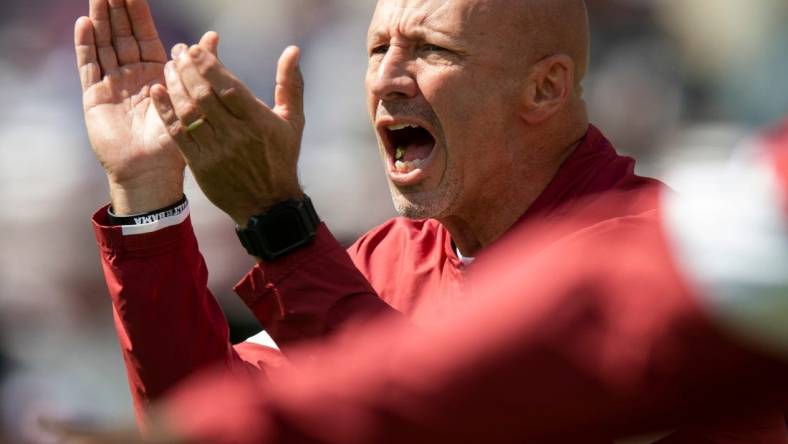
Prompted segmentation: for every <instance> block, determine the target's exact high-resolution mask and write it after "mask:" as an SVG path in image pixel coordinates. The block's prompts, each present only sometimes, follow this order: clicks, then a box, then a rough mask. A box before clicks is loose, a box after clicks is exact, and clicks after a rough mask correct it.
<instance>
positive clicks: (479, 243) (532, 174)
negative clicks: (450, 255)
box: [437, 130, 585, 257]
mask: <svg viewBox="0 0 788 444" xmlns="http://www.w3.org/2000/svg"><path fill="white" fill-rule="evenodd" d="M584 135H585V130H584V131H583V132H582V134H580V136H579V137H576V138H573V141H572V142H571V143H570V144H568V145H567V144H564V145H563V146H562V147H561V148H560V149H557V150H554V152H556V153H557V155H555V156H552V157H551V158H550V159H549V160H548V161H546V162H544V161H543V162H540V163H538V164H535V163H534V162H532V161H526V162H522V163H521V165H524V166H525V168H524V169H525V170H526V171H524V169H522V168H521V169H517V168H515V169H514V170H513V173H512V174H510V175H508V180H506V181H505V182H507V183H505V184H502V185H501V186H498V187H495V186H492V185H490V184H488V185H490V186H487V187H485V189H484V192H483V193H479V195H477V196H468V197H469V198H468V199H465V200H466V201H468V202H471V204H470V205H468V207H467V208H464V209H459V210H458V211H454V212H452V214H451V215H446V216H443V217H438V218H437V219H438V221H439V222H441V224H442V225H443V226H444V227H446V229H447V230H448V231H449V233H450V234H451V237H452V240H453V241H454V243H455V244H456V245H457V248H459V250H460V252H461V253H462V255H463V256H466V257H473V256H475V255H476V254H477V253H478V252H479V251H480V250H481V249H482V248H484V247H486V246H487V245H489V244H491V243H492V242H494V241H496V240H497V239H498V238H500V237H501V236H502V235H503V234H504V233H506V232H507V231H509V229H510V228H511V227H512V226H513V225H514V224H515V223H516V222H517V221H518V220H519V219H520V217H521V216H522V215H523V214H525V212H526V211H527V210H528V208H530V207H531V205H532V204H533V203H534V201H536V199H537V198H538V197H539V195H540V194H542V192H543V191H544V190H545V188H547V185H548V184H549V183H550V181H552V179H553V178H554V177H555V175H556V173H557V172H558V170H559V169H560V168H561V165H562V164H563V162H564V161H565V160H566V158H567V157H569V156H570V155H571V154H572V152H574V150H575V148H577V146H578V145H579V144H580V143H581V141H582V138H583V136H584Z"/></svg>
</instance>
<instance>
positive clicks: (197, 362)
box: [94, 209, 240, 417]
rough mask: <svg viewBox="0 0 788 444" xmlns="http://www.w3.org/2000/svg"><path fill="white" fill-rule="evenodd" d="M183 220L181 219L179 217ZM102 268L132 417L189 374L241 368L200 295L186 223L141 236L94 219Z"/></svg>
mask: <svg viewBox="0 0 788 444" xmlns="http://www.w3.org/2000/svg"><path fill="white" fill-rule="evenodd" d="M184 216H185V215H184ZM94 229H95V232H96V237H97V240H98V243H99V247H100V253H101V261H102V267H103V270H104V275H105V278H106V281H107V286H108V289H109V292H110V296H111V298H112V306H113V314H114V318H115V325H116V327H117V331H118V337H119V340H120V343H121V351H122V353H123V357H124V361H125V363H126V367H127V371H128V376H129V383H130V385H131V391H132V395H133V398H134V402H135V406H136V408H137V410H138V415H139V416H140V417H141V416H142V415H143V413H144V412H143V411H144V409H145V408H146V407H147V405H148V404H149V403H150V402H151V401H155V400H156V399H158V398H160V397H161V396H162V395H163V394H164V393H165V392H166V391H167V390H169V389H170V388H172V387H173V386H174V385H175V384H177V383H178V382H179V381H180V380H182V379H183V378H184V377H186V376H188V375H189V374H191V373H192V372H194V371H195V370H197V369H199V368H202V367H204V366H207V365H215V364H217V363H221V364H225V365H227V366H231V365H234V364H236V363H239V362H240V359H239V358H238V355H237V353H235V352H234V351H233V349H232V347H231V345H230V342H229V338H228V326H227V323H226V321H225V319H224V316H223V314H222V312H221V310H220V308H219V306H218V305H217V303H216V301H215V299H214V298H213V296H212V295H211V293H210V291H209V290H208V288H207V271H206V268H205V264H204V262H203V259H202V256H201V255H200V254H199V251H198V250H197V243H196V239H195V238H194V234H193V231H192V229H191V225H190V222H189V221H188V219H187V220H185V221H183V222H182V223H180V224H178V225H175V226H171V227H168V228H164V229H160V230H158V231H155V232H152V233H147V234H141V235H124V233H123V230H122V229H121V228H120V227H113V226H110V224H109V220H108V215H107V213H106V210H105V209H102V210H100V211H99V212H98V213H97V214H96V216H95V217H94Z"/></svg>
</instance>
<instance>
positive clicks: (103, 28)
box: [90, 0, 118, 75]
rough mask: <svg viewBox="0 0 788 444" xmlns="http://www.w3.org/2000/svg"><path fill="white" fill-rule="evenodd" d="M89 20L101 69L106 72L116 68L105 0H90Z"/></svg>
mask: <svg viewBox="0 0 788 444" xmlns="http://www.w3.org/2000/svg"><path fill="white" fill-rule="evenodd" d="M90 22H91V23H93V29H94V32H95V36H96V52H97V54H98V59H99V63H100V64H101V71H102V73H103V74H105V75H106V74H107V72H109V71H114V70H115V69H117V68H118V57H117V54H115V48H114V47H113V46H112V27H111V25H110V19H109V5H108V4H107V0H90Z"/></svg>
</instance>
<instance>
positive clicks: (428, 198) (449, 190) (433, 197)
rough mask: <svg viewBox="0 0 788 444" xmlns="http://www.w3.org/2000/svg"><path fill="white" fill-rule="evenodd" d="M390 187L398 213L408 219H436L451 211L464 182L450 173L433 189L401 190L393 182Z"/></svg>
mask: <svg viewBox="0 0 788 444" xmlns="http://www.w3.org/2000/svg"><path fill="white" fill-rule="evenodd" d="M389 188H390V191H391V200H392V201H393V203H394V209H395V210H396V211H397V214H399V215H400V216H402V217H407V218H408V219H434V218H438V217H442V216H446V215H447V214H449V213H450V212H451V210H452V208H453V204H454V203H455V201H456V200H457V196H459V195H460V193H461V191H462V182H461V181H460V180H458V179H457V178H455V177H452V175H449V177H446V178H445V179H444V180H443V181H442V183H441V184H440V185H439V186H438V188H436V189H433V190H401V189H399V188H397V187H396V186H395V185H393V184H391V183H389Z"/></svg>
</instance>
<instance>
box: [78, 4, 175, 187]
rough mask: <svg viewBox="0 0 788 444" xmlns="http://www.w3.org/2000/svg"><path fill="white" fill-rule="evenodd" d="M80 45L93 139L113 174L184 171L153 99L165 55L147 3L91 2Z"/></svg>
mask: <svg viewBox="0 0 788 444" xmlns="http://www.w3.org/2000/svg"><path fill="white" fill-rule="evenodd" d="M75 43H76V48H77V59H78V65H79V69H80V77H81V79H82V86H83V104H84V111H85V121H86V125H87V129H88V136H89V138H90V142H91V145H92V146H93V150H94V151H95V152H96V156H97V157H98V159H99V161H100V162H101V164H102V166H103V167H104V169H105V170H106V172H107V174H108V175H109V176H110V179H111V180H112V181H114V182H116V183H123V182H127V181H134V180H144V178H146V177H152V176H153V175H157V176H161V175H165V176H169V177H178V175H181V174H182V172H183V168H184V161H183V158H182V157H181V155H180V152H179V151H178V149H177V146H176V145H175V142H174V141H173V140H172V138H170V136H169V135H168V133H167V131H166V130H165V128H164V124H162V122H161V119H160V118H159V117H158V114H157V113H156V110H155V109H154V107H153V105H152V101H151V98H150V88H151V86H153V85H154V84H157V83H163V81H164V75H163V73H164V64H165V63H166V61H167V57H166V53H165V51H164V47H163V45H162V44H161V41H160V40H159V37H158V33H157V32H156V28H155V25H154V23H153V18H152V16H151V14H150V10H149V8H148V5H147V3H146V2H145V0H110V1H108V0H90V18H81V19H80V20H79V21H77V25H76V30H75Z"/></svg>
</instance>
